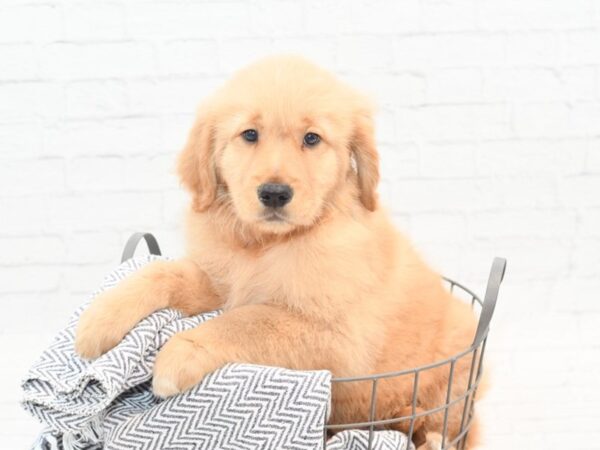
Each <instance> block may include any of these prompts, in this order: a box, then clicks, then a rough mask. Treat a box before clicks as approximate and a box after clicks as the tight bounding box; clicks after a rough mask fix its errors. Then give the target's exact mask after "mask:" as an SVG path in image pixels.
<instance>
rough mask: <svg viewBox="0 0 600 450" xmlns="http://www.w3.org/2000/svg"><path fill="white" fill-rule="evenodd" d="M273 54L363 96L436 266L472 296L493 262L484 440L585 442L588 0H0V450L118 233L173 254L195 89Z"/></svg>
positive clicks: (592, 118)
mask: <svg viewBox="0 0 600 450" xmlns="http://www.w3.org/2000/svg"><path fill="white" fill-rule="evenodd" d="M281 51H287V52H290V51H292V52H299V53H302V54H304V55H306V56H308V57H310V58H312V59H314V60H315V61H317V62H319V63H321V64H323V65H325V66H327V67H329V68H331V69H332V70H335V71H337V72H338V73H340V75H342V76H343V77H344V78H346V79H347V80H349V81H351V82H353V83H355V84H357V85H358V86H360V87H362V88H363V89H365V90H366V91H368V92H370V93H371V94H372V95H373V96H374V97H375V98H376V99H377V101H378V103H379V105H380V112H379V114H378V125H379V128H378V140H379V142H380V151H381V153H382V161H383V167H382V170H383V175H384V176H383V182H382V186H381V192H382V196H383V198H384V200H385V202H386V203H387V204H388V205H389V207H390V209H391V210H392V212H393V214H394V217H395V219H396V220H397V221H398V224H399V225H400V226H401V227H402V228H403V229H405V230H406V231H407V232H408V233H410V235H411V236H413V238H414V239H415V240H416V242H417V243H418V244H419V246H420V247H421V248H422V249H423V251H424V252H425V253H426V254H427V255H428V256H429V258H430V260H431V261H432V262H433V263H434V264H435V265H436V266H437V267H439V268H440V269H441V270H443V271H444V272H446V273H447V274H449V275H451V276H453V277H456V278H458V279H460V280H463V281H465V282H466V283H469V284H470V285H472V286H473V287H474V288H476V289H478V290H479V291H480V292H481V291H482V290H483V283H484V281H485V278H486V276H487V271H488V267H489V263H490V261H491V259H492V257H493V256H494V255H503V256H506V257H507V258H508V259H509V270H508V274H507V277H506V280H505V285H504V288H503V290H502V293H501V298H500V303H499V307H498V310H497V315H496V317H495V320H494V327H493V331H492V335H491V340H490V346H489V352H488V355H489V361H490V365H491V366H493V373H494V377H493V378H494V387H493V389H492V390H491V391H490V394H489V396H488V398H487V400H485V402H484V404H483V406H482V410H483V412H484V416H485V423H486V432H485V437H486V445H485V448H486V449H487V448H489V449H498V450H500V449H502V450H505V449H508V448H521V449H523V448H526V449H534V448H535V449H537V448H540V449H541V448H558V447H559V444H562V445H563V446H564V448H570V449H592V448H595V449H598V448H600V428H599V427H598V422H599V420H600V413H599V412H598V409H597V403H598V401H599V400H600V389H598V387H597V385H596V383H597V382H598V379H599V378H600V347H599V346H598V340H599V339H600V332H599V331H598V330H600V327H599V326H598V325H599V321H600V302H599V301H598V300H599V297H598V292H599V290H600V2H598V1H597V0H405V1H402V2H396V1H392V0H388V1H383V0H370V1H366V0H345V1H344V2H339V1H333V0H325V1H323V0H320V1H316V0H315V1H313V0H302V1H291V0H288V1H285V0H282V1H276V0H252V1H242V0H225V1H217V0H213V1H194V2H191V1H187V0H172V1H150V0H147V1H143V0H139V1H124V0H93V1H92V0H80V1H74V0H39V1H38V0H4V1H3V2H2V3H1V4H0V249H1V251H0V303H1V307H2V312H3V313H2V314H0V341H1V345H0V349H1V352H2V361H3V364H2V367H3V369H2V371H1V373H0V380H1V381H2V382H1V383H0V386H2V387H1V391H0V423H1V426H0V441H1V442H2V445H0V446H1V447H2V448H23V447H24V446H26V445H27V444H28V443H29V442H30V440H31V438H32V437H33V435H34V433H35V431H36V430H37V428H38V426H37V425H36V424H34V423H33V421H32V420H31V419H29V418H28V417H27V416H26V415H25V414H24V413H23V412H21V411H20V409H19V408H18V406H17V404H16V401H17V399H18V395H19V394H18V389H17V383H18V379H19V377H20V376H21V375H22V374H23V372H24V370H25V368H26V367H27V366H28V365H29V364H30V362H31V360H32V359H33V358H34V356H35V355H36V354H37V353H38V352H39V351H40V349H41V348H43V347H44V346H45V345H46V344H47V342H48V339H49V338H50V337H51V335H52V334H53V333H54V331H55V330H57V329H58V328H59V327H60V326H61V325H62V324H63V323H64V321H65V319H66V317H67V315H68V314H69V313H70V311H71V310H72V309H73V308H74V307H75V305H77V304H78V303H79V302H80V301H81V300H82V298H83V296H85V295H86V293H88V292H89V291H90V290H91V289H93V288H94V287H95V286H96V285H97V284H98V282H99V280H100V279H101V277H102V275H103V273H104V272H105V271H106V270H108V269H109V268H110V267H113V266H114V265H115V264H116V262H117V261H118V258H119V255H120V252H121V247H122V245H123V242H124V240H125V239H126V237H127V236H128V234H129V233H131V232H132V231H134V230H142V229H143V230H151V231H153V232H155V233H156V235H157V236H158V238H159V240H160V241H161V243H162V245H163V247H164V250H165V251H166V252H167V253H169V254H172V255H178V254H180V253H181V251H182V243H181V239H180V234H179V218H180V215H181V210H182V208H183V205H184V204H185V202H186V197H185V195H184V194H183V193H182V191H181V190H180V189H179V187H178V181H177V179H176V177H175V175H174V173H173V172H174V171H173V168H174V158H175V154H176V153H177V151H178V150H179V149H180V148H181V146H182V143H183V140H184V139H185V136H186V133H187V130H188V127H189V126H190V124H191V120H192V115H193V112H194V108H195V106H196V104H197V103H198V102H199V101H200V100H201V99H202V97H204V96H205V95H207V93H209V92H210V91H211V90H212V89H213V88H214V87H215V86H216V85H218V84H219V83H220V82H221V81H222V80H223V79H224V78H225V77H226V76H227V75H228V74H229V73H230V72H231V71H232V70H234V69H236V68H238V67H240V66H242V65H243V64H245V63H247V62H249V61H251V60H254V59H256V58H257V57H259V56H262V55H266V54H270V53H273V52H281Z"/></svg>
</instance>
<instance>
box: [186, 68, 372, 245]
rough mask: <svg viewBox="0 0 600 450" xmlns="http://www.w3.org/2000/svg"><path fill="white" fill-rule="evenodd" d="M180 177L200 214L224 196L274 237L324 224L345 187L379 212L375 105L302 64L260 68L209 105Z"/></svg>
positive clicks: (194, 133) (250, 70)
mask: <svg viewBox="0 0 600 450" xmlns="http://www.w3.org/2000/svg"><path fill="white" fill-rule="evenodd" d="M352 159H354V160H355V163H356V164H355V165H356V166H357V167H356V170H357V173H355V169H354V168H353V165H352V163H351V160H352ZM180 173H181V175H182V179H183V182H184V184H186V185H187V187H188V188H190V189H191V190H192V192H193V193H194V196H195V208H196V209H197V210H199V211H202V210H205V209H207V208H209V207H210V205H211V204H212V203H213V202H214V201H215V199H216V198H217V197H226V199H227V201H229V202H230V203H231V205H232V206H233V208H234V210H235V212H236V215H237V217H238V218H239V220H241V221H243V222H245V223H246V224H250V225H252V226H253V227H256V228H257V229H258V230H261V231H265V232H270V233H286V232H289V231H291V230H293V229H294V228H297V227H308V226H311V225H312V224H314V223H316V222H318V220H319V218H320V217H321V215H322V214H323V212H324V211H325V210H326V209H327V207H329V206H332V202H334V201H335V198H336V194H337V193H338V191H339V190H341V189H344V188H345V186H344V185H345V184H346V183H356V184H357V186H356V187H357V189H355V190H354V192H356V193H357V196H359V197H360V199H361V201H362V202H363V204H364V206H365V207H366V208H368V209H374V207H375V197H374V196H375V193H374V189H375V186H376V184H377V179H378V173H377V154H376V151H375V148H374V144H373V131H372V125H371V118H370V111H369V107H368V105H366V104H365V102H364V100H363V98H362V97H361V96H359V95H358V94H356V93H355V92H354V91H352V90H351V89H349V88H348V87H346V86H344V85H342V84H341V83H340V82H338V81H337V80H336V79H335V78H334V77H333V76H331V75H330V74H328V73H326V72H324V71H323V70H321V69H319V68H317V67H315V66H313V65H311V64H309V63H307V62H305V61H304V60H301V59H299V58H292V57H279V58H271V59H268V60H265V61H262V62H259V63H257V64H255V65H253V66H250V67H249V68H247V69H245V70H243V71H241V72H239V73H238V74H237V75H236V76H235V77H234V78H233V79H232V80H230V81H229V83H227V84H226V85H225V86H224V87H223V88H221V90H220V91H218V92H217V93H216V95H215V96H214V97H213V98H212V99H210V100H209V101H208V102H207V103H206V104H205V105H203V106H202V107H201V110H200V113H199V116H198V119H197V122H196V124H195V126H194V129H193V130H192V133H191V135H190V139H189V140H188V144H187V146H186V148H185V149H184V152H183V154H182V156H181V159H180Z"/></svg>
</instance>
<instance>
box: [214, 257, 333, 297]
mask: <svg viewBox="0 0 600 450" xmlns="http://www.w3.org/2000/svg"><path fill="white" fill-rule="evenodd" d="M209 266H210V267H211V268H212V269H211V270H210V271H211V272H212V273H210V275H211V278H212V279H213V280H215V282H216V283H215V284H216V288H217V289H218V290H219V291H220V294H221V295H222V296H223V297H224V299H225V301H226V304H228V305H229V306H240V305H243V304H252V303H263V302H269V301H277V302H287V301H288V300H289V299H293V300H294V302H297V301H301V300H302V299H305V298H306V299H309V298H315V297H316V296H323V295H326V292H327V291H328V289H329V287H328V286H330V283H331V281H332V278H335V273H332V272H331V271H330V270H326V268H325V267H323V265H322V264H320V263H319V258H317V257H310V255H307V254H305V253H302V252H295V251H290V252H277V251H273V252H265V253H264V254H261V255H247V254H239V253H231V254H229V255H228V256H227V257H224V258H223V257H221V258H214V259H213V261H212V263H211V264H210V265H209Z"/></svg>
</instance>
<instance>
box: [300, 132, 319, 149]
mask: <svg viewBox="0 0 600 450" xmlns="http://www.w3.org/2000/svg"><path fill="white" fill-rule="evenodd" d="M320 141H321V136H319V135H318V134H316V133H306V134H305V135H304V145H306V146H308V147H314V146H315V145H317V144H318V143H319V142H320Z"/></svg>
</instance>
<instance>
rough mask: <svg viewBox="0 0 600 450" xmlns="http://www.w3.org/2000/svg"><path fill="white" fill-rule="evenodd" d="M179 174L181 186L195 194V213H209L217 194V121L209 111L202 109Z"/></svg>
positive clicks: (179, 167) (182, 159)
mask: <svg viewBox="0 0 600 450" xmlns="http://www.w3.org/2000/svg"><path fill="white" fill-rule="evenodd" d="M178 172H179V177H180V179H181V182H182V183H183V185H184V186H185V187H186V188H187V189H188V190H189V191H190V192H191V193H192V196H193V197H192V198H193V200H192V202H193V203H192V206H193V208H194V210H196V211H198V212H201V211H204V210H206V209H207V208H208V207H209V206H210V205H211V204H212V203H213V202H214V200H215V198H216V194H217V174H216V168H215V162H214V120H213V119H212V116H211V114H210V113H209V110H208V108H202V109H201V110H200V111H199V112H198V116H197V118H196V121H195V122H194V126H193V127H192V130H191V131H190V134H189V136H188V140H187V142H186V144H185V147H184V148H183V151H182V152H181V154H180V155H179V162H178Z"/></svg>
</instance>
